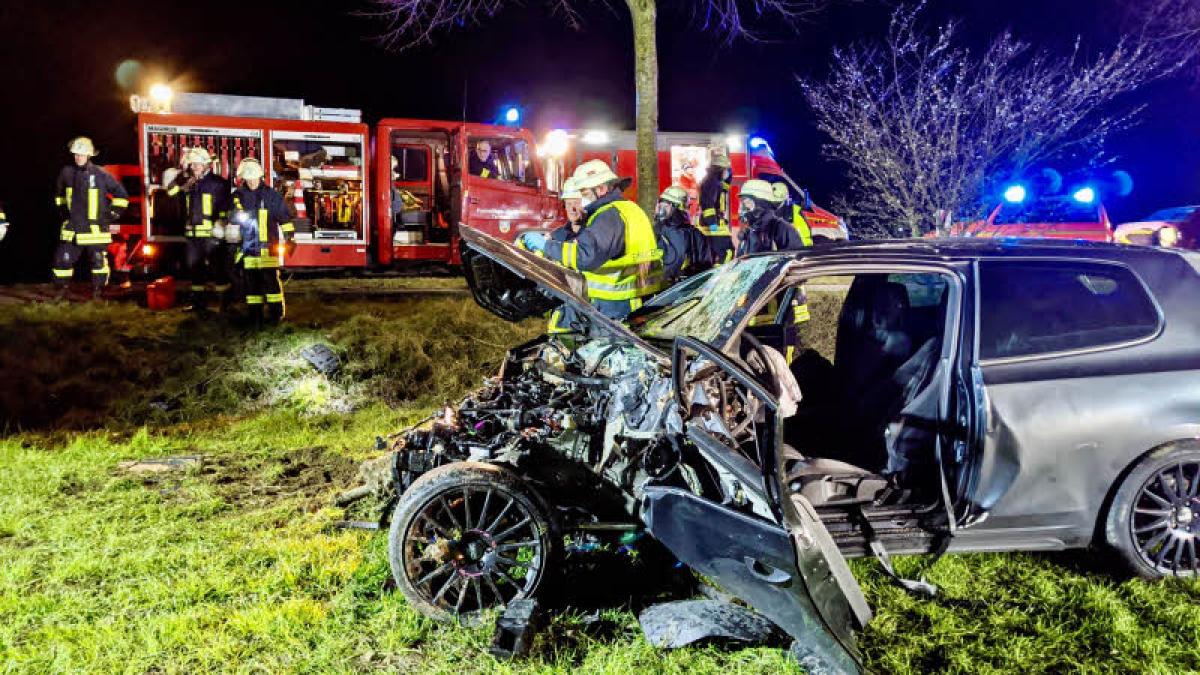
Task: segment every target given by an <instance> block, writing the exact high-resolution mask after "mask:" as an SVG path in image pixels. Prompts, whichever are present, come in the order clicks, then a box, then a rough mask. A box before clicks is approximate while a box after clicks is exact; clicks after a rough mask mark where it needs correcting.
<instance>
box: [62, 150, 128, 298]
mask: <svg viewBox="0 0 1200 675" xmlns="http://www.w3.org/2000/svg"><path fill="white" fill-rule="evenodd" d="M68 149H69V150H70V151H71V154H72V155H74V157H75V162H74V163H73V164H71V165H70V166H65V167H63V170H62V172H60V173H59V174H58V187H57V188H56V189H55V191H54V202H55V204H57V205H58V207H59V209H60V210H61V211H62V215H63V222H62V228H61V229H60V231H59V240H58V249H57V250H56V251H55V252H54V281H55V283H56V284H57V285H58V287H59V288H58V297H59V298H60V299H61V298H63V297H66V294H67V285H68V284H69V283H70V282H71V275H72V274H73V272H74V270H75V263H76V262H78V261H79V258H80V256H83V255H86V256H87V257H88V258H90V260H91V270H92V297H93V298H96V299H99V298H100V293H101V291H102V289H103V288H104V285H105V284H107V283H108V273H109V267H108V251H107V247H108V245H109V244H110V243H112V235H111V234H109V232H108V224H109V222H111V221H112V220H113V219H114V218H115V217H116V216H117V215H118V214H119V213H120V211H121V210H122V209H125V208H126V207H128V206H129V193H128V192H126V191H125V187H124V186H122V185H121V182H120V181H118V180H117V179H116V178H113V177H112V174H110V173H108V172H107V171H105V170H104V169H101V168H100V167H98V166H96V165H95V164H93V163H92V157H95V156H96V154H97V153H96V146H94V145H92V141H91V139H89V138H86V137H84V136H80V137H78V138H76V139H75V140H73V141H71V143H70V145H69V146H68Z"/></svg>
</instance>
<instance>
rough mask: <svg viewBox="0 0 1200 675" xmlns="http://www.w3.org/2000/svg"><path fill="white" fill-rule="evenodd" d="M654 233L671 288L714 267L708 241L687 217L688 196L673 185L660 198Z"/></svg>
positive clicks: (681, 187)
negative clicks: (683, 279) (681, 280)
mask: <svg viewBox="0 0 1200 675" xmlns="http://www.w3.org/2000/svg"><path fill="white" fill-rule="evenodd" d="M654 233H655V235H656V236H657V237H658V247H659V248H661V249H662V252H663V277H664V278H665V282H666V285H670V284H673V283H675V282H676V281H678V280H679V279H682V278H683V277H685V276H690V275H692V274H695V273H697V272H702V271H704V270H706V269H708V268H709V267H711V266H712V261H711V258H712V256H711V254H710V253H709V250H708V237H705V236H704V235H703V234H700V230H698V229H696V227H695V226H694V225H692V220H691V218H689V217H688V193H687V190H685V189H684V188H683V186H681V185H672V186H671V187H669V188H667V189H666V190H663V192H662V194H661V195H659V197H658V207H657V208H656V209H655V211H654Z"/></svg>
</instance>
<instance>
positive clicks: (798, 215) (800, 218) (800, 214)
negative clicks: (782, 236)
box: [792, 204, 813, 246]
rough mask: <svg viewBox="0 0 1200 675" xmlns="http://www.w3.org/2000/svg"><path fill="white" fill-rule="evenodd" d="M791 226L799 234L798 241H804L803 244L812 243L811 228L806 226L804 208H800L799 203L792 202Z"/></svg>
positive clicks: (810, 244)
mask: <svg viewBox="0 0 1200 675" xmlns="http://www.w3.org/2000/svg"><path fill="white" fill-rule="evenodd" d="M792 227H794V228H796V234H798V235H800V241H802V242H804V245H805V246H812V245H813V241H812V229H811V228H810V227H809V226H808V219H807V218H805V217H804V209H801V208H800V205H799V204H792Z"/></svg>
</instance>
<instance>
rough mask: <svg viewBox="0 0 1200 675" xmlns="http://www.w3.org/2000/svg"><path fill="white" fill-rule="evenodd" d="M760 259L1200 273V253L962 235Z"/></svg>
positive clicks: (836, 246) (870, 242)
mask: <svg viewBox="0 0 1200 675" xmlns="http://www.w3.org/2000/svg"><path fill="white" fill-rule="evenodd" d="M759 255H776V256H788V255H791V256H796V257H797V258H802V259H803V260H805V261H811V262H834V261H838V262H856V261H859V262H867V261H869V260H879V259H887V260H889V261H897V260H907V261H910V262H952V261H972V260H982V259H999V258H1029V257H1033V258H1060V259H1061V258H1078V259H1081V260H1109V261H1115V262H1122V263H1126V264H1129V265H1134V266H1142V265H1153V264H1155V262H1156V261H1157V262H1158V263H1162V262H1165V261H1167V260H1171V259H1179V258H1183V259H1184V260H1185V261H1187V263H1188V264H1189V265H1191V266H1192V267H1193V268H1195V269H1197V270H1198V271H1200V253H1197V252H1194V251H1185V250H1181V249H1161V248H1154V247H1149V246H1130V245H1118V244H1108V243H1102V242H1093V241H1082V240H1075V239H1022V238H1004V237H996V238H991V237H986V238H983V237H981V238H974V237H961V238H943V239H866V240H856V241H849V242H835V243H832V244H826V245H820V246H816V247H813V248H807V249H804V250H803V251H801V252H796V251H785V252H776V253H763V254H759Z"/></svg>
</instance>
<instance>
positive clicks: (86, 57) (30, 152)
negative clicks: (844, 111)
mask: <svg viewBox="0 0 1200 675" xmlns="http://www.w3.org/2000/svg"><path fill="white" fill-rule="evenodd" d="M1118 1H1119V0H1010V1H1009V2H990V1H988V2H974V3H969V2H961V1H960V2H953V1H948V0H943V1H941V2H934V3H932V5H931V10H930V12H929V18H931V19H940V18H944V17H948V16H954V17H958V18H960V19H962V20H963V21H964V36H965V38H966V39H967V40H968V41H969V42H970V43H972V44H978V45H982V44H984V43H985V42H986V40H987V39H988V38H990V37H991V36H993V35H995V34H996V33H997V32H999V31H1001V30H1003V29H1005V28H1011V29H1013V30H1014V31H1015V32H1016V33H1017V34H1018V35H1019V36H1021V37H1024V38H1027V39H1029V40H1031V41H1034V42H1035V43H1038V44H1040V45H1043V46H1045V47H1047V48H1049V49H1054V50H1065V49H1067V48H1068V47H1069V46H1070V43H1071V41H1072V39H1073V38H1074V36H1075V35H1077V34H1081V35H1082V36H1083V39H1084V43H1085V45H1087V46H1089V47H1091V48H1103V47H1105V46H1107V45H1108V44H1110V42H1111V41H1112V40H1113V38H1114V34H1115V28H1114V27H1115V25H1116V20H1115V18H1114V16H1113V14H1112V12H1111V10H1105V9H1097V8H1098V7H1104V6H1105V3H1109V2H1111V3H1115V2H1118ZM525 4H526V5H527V7H515V8H514V9H512V10H510V11H508V12H506V13H504V14H502V15H501V16H499V17H497V18H496V19H494V20H492V21H490V22H488V23H486V24H484V25H481V26H475V27H468V28H466V29H464V30H460V31H457V32H453V33H446V34H442V35H440V36H438V38H437V40H438V41H437V44H436V45H434V46H432V47H422V48H418V49H412V50H409V51H405V52H389V51H387V50H385V49H384V48H383V47H382V46H380V45H379V44H378V43H377V42H376V41H375V40H373V37H375V36H377V35H378V34H379V33H381V32H382V31H383V30H384V29H385V28H386V26H385V25H384V24H383V23H382V22H381V21H380V20H378V19H376V18H372V17H369V16H365V15H363V14H362V13H363V12H367V11H370V10H371V9H372V7H371V5H370V4H368V3H366V2H355V1H347V2H324V3H321V2H300V1H292V2H286V3H266V2H261V3H260V2H246V1H245V0H243V1H242V2H227V1H225V0H205V1H204V2H193V3H173V2H163V1H159V2H121V1H119V0H107V1H106V2H86V3H83V2H78V3H77V2H69V1H67V0H59V1H58V2H46V3H43V2H11V1H10V2H5V3H2V4H0V38H2V39H0V73H3V76H2V77H0V87H2V89H3V100H4V105H0V130H3V131H4V135H3V137H2V138H3V148H4V149H5V153H4V155H5V156H6V157H7V158H8V161H6V162H4V163H3V164H0V201H3V203H4V204H5V205H6V207H7V211H8V215H9V218H10V220H11V221H12V223H13V227H12V229H11V230H10V232H9V236H8V239H6V240H5V241H4V242H3V243H0V280H3V279H12V278H18V277H22V278H43V277H46V276H48V268H49V257H50V254H51V252H52V250H53V246H54V241H55V238H56V233H57V231H56V226H55V217H54V213H53V210H52V209H51V208H50V207H49V205H50V204H51V202H52V199H53V197H52V189H53V184H54V179H55V177H56V174H57V171H58V169H59V167H60V166H62V165H63V164H64V163H66V162H68V161H69V156H68V155H67V153H66V143H67V141H68V140H69V139H70V138H71V137H73V136H75V135H78V134H86V135H89V136H91V137H92V138H93V139H94V140H95V141H96V143H97V145H98V147H99V148H100V150H101V153H102V154H101V156H100V157H98V158H97V161H98V162H100V163H132V162H134V161H135V159H136V157H135V155H136V137H135V134H134V117H133V114H132V113H131V112H130V110H129V107H128V97H129V94H131V93H138V92H140V91H142V90H143V89H144V87H145V86H148V83H149V81H150V80H152V79H156V75H157V73H161V74H163V75H167V76H169V78H170V79H174V80H176V81H177V82H178V83H179V85H180V88H183V89H187V90H189V91H203V92H219V93H228V94H247V95H259V96H281V97H291V98H303V99H305V101H306V102H307V103H310V104H313V105H319V106H331V107H348V108H360V109H362V110H363V111H364V114H365V117H366V120H367V121H368V122H372V121H374V120H376V119H378V118H380V117H384V116H387V117H426V118H441V119H459V118H461V116H462V114H463V108H464V100H463V91H464V84H465V89H466V92H467V96H466V115H467V118H468V119H469V120H474V121H491V120H492V119H493V118H494V117H495V116H496V114H497V112H498V111H499V110H500V109H501V107H502V106H504V105H506V104H510V103H516V104H519V105H521V106H523V107H524V108H525V109H526V110H527V117H526V126H530V127H532V128H534V129H536V130H545V129H549V128H553V127H556V126H570V127H582V126H604V127H609V128H632V126H633V84H632V70H633V63H632V61H633V59H632V54H631V53H632V48H631V36H630V31H629V27H628V19H627V18H626V17H625V15H624V10H623V9H618V11H615V12H613V11H609V10H606V9H604V8H603V7H602V6H600V3H595V2H585V4H583V5H582V6H583V7H584V10H585V12H584V17H585V26H584V30H583V31H582V32H575V31H572V30H571V29H569V28H568V27H567V26H566V25H565V23H564V22H563V21H562V19H561V18H559V17H555V16H553V15H551V14H549V13H547V12H546V11H544V10H542V5H541V4H540V3H538V2H537V1H536V0H528V1H527V2H526V3H525ZM612 4H613V5H614V6H615V7H617V8H620V7H621V6H622V5H623V3H621V2H614V3H612ZM684 4H685V3H682V2H678V3H676V2H670V0H662V1H661V2H660V5H661V6H660V15H659V24H658V29H659V59H660V69H661V72H660V125H661V127H662V128H663V129H665V130H675V131H709V130H716V131H721V130H734V129H741V130H746V131H751V132H757V133H761V134H762V135H764V136H765V137H767V138H768V139H769V140H770V141H771V143H772V146H773V147H774V148H775V151H776V154H777V157H778V158H779V160H780V162H781V163H782V164H783V166H784V167H785V168H786V169H787V170H788V171H789V173H791V174H792V175H793V176H794V177H796V178H797V179H798V180H800V182H802V183H804V184H807V185H808V186H809V187H810V188H811V189H812V191H813V195H814V198H815V199H816V200H817V201H818V202H819V203H820V202H825V203H828V202H829V201H830V199H829V197H830V195H831V194H832V193H834V192H837V191H838V190H840V189H841V188H842V184H841V177H840V172H839V170H838V167H836V166H832V165H829V164H828V163H826V162H824V161H823V160H821V158H820V156H819V148H820V143H821V137H820V135H819V134H818V133H817V132H816V131H815V130H814V129H813V128H812V126H811V124H810V122H809V117H810V115H809V112H808V110H807V108H806V106H805V104H804V101H803V99H802V97H801V95H800V93H799V90H798V88H797V87H796V85H795V81H794V77H795V76H796V75H819V74H820V73H822V72H823V70H824V68H825V67H826V64H827V63H828V59H829V57H830V49H831V47H832V46H833V45H836V44H846V43H847V42H850V41H854V40H856V39H869V38H872V37H876V36H879V35H881V34H882V31H883V29H884V28H885V26H886V20H887V12H888V9H887V8H886V6H884V5H883V4H882V3H857V4H851V5H841V6H837V7H835V8H834V9H832V10H830V11H827V12H825V13H824V14H822V15H820V16H818V17H817V18H816V19H815V21H814V22H813V23H812V24H809V25H804V26H801V27H800V30H799V31H798V32H797V33H790V32H774V33H772V32H765V33H763V35H762V37H763V38H764V39H763V40H762V41H759V42H746V41H741V42H737V43H735V44H734V45H733V46H731V47H728V48H721V47H720V45H719V40H717V39H713V38H712V37H709V36H705V35H704V34H703V31H702V29H701V26H700V25H699V24H698V22H697V21H696V20H695V19H693V18H691V17H690V16H689V15H688V14H687V13H686V12H682V13H681V12H676V11H674V9H673V8H674V7H676V6H682V5H684ZM356 12H359V14H356ZM126 59H137V60H138V61H139V62H141V63H142V64H143V65H144V66H145V71H144V74H145V75H146V79H145V80H143V81H141V82H138V83H136V85H135V88H134V89H132V90H131V89H124V88H122V87H121V86H120V85H119V84H118V82H117V80H116V77H115V71H116V69H117V66H118V64H120V63H121V62H122V61H124V60H126ZM156 71H157V73H156ZM1140 100H1142V101H1144V102H1146V103H1148V104H1150V109H1149V111H1148V112H1147V113H1146V115H1145V116H1144V118H1143V121H1142V123H1141V125H1140V126H1139V127H1137V128H1136V129H1134V130H1132V131H1131V132H1128V133H1126V134H1125V135H1124V136H1122V137H1120V138H1118V139H1116V140H1115V142H1114V143H1113V145H1112V146H1111V148H1110V149H1111V150H1112V151H1114V152H1116V153H1117V154H1119V155H1121V156H1122V159H1121V161H1120V162H1119V163H1118V165H1117V166H1118V167H1119V168H1124V169H1126V170H1128V171H1129V172H1130V173H1132V174H1133V176H1134V181H1135V187H1134V192H1133V194H1132V195H1131V196H1129V197H1128V198H1125V199H1123V200H1120V201H1112V202H1110V203H1109V204H1108V206H1109V210H1110V212H1111V213H1112V215H1113V218H1114V220H1116V221H1117V222H1121V221H1123V220H1130V219H1134V218H1136V217H1140V216H1143V215H1145V214H1146V213H1148V212H1149V211H1152V210H1154V209H1156V208H1159V207H1165V206H1172V205H1179V204H1185V203H1197V202H1200V129H1198V125H1197V123H1196V121H1195V120H1196V119H1197V116H1196V110H1197V109H1198V108H1197V103H1198V102H1200V91H1198V89H1197V87H1196V86H1194V85H1193V84H1191V83H1189V82H1180V81H1172V82H1165V83H1163V84H1160V85H1156V86H1155V87H1153V88H1152V89H1148V90H1146V91H1145V92H1143V94H1142V95H1141V97H1140ZM1071 168H1072V167H1064V169H1068V170H1069V169H1071ZM1064 172H1065V171H1064Z"/></svg>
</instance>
